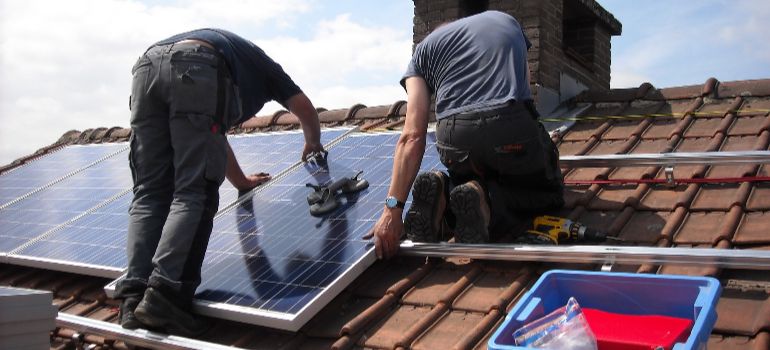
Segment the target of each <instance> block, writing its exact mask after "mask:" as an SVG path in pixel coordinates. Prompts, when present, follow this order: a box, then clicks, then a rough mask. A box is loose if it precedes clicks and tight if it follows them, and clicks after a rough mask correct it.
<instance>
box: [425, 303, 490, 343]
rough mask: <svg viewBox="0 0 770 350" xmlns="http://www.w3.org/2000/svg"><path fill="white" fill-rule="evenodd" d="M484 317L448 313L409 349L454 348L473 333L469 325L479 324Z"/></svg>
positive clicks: (477, 314)
mask: <svg viewBox="0 0 770 350" xmlns="http://www.w3.org/2000/svg"><path fill="white" fill-rule="evenodd" d="M485 316H486V314H485V313H475V312H465V311H453V312H449V313H447V314H445V315H443V317H441V318H440V319H439V320H438V322H436V324H434V325H432V327H430V329H428V330H427V331H426V332H425V334H423V335H421V336H420V337H419V338H417V339H416V340H415V341H414V343H412V344H411V345H412V346H411V348H412V349H415V350H421V349H426V350H430V349H451V348H454V346H455V344H457V343H458V342H460V341H461V340H462V339H463V338H465V337H466V336H467V335H468V334H473V333H472V332H473V331H475V329H474V327H472V326H471V327H469V325H477V324H479V323H480V322H481V321H482V320H483V319H484V317H485Z"/></svg>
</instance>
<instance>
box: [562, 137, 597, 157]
mask: <svg viewBox="0 0 770 350" xmlns="http://www.w3.org/2000/svg"><path fill="white" fill-rule="evenodd" d="M595 141H596V140H594V139H591V140H582V141H562V142H560V143H559V146H558V148H559V154H560V155H562V156H576V155H583V154H585V152H587V151H588V150H589V149H590V148H591V146H592V145H593V144H594V142H595Z"/></svg>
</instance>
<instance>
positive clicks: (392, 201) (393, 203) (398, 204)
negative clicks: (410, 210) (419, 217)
mask: <svg viewBox="0 0 770 350" xmlns="http://www.w3.org/2000/svg"><path fill="white" fill-rule="evenodd" d="M405 205H406V203H404V202H402V201H400V200H398V199H396V197H393V196H388V197H386V198H385V207H387V208H388V209H393V208H401V209H404V206H405Z"/></svg>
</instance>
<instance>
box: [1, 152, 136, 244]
mask: <svg viewBox="0 0 770 350" xmlns="http://www.w3.org/2000/svg"><path fill="white" fill-rule="evenodd" d="M122 155H123V154H122V153H121V154H116V155H113V156H112V157H109V158H107V159H105V160H103V161H101V162H99V163H96V164H95V165H93V166H91V167H88V168H85V169H83V170H81V171H79V172H77V173H75V174H74V175H72V176H69V177H67V178H65V179H64V180H61V181H59V182H56V183H54V184H53V185H51V186H48V187H45V188H43V189H42V190H40V191H38V192H35V193H33V194H32V195H29V196H28V197H26V198H24V199H22V200H19V201H17V202H14V203H12V204H10V205H8V206H7V207H5V208H3V209H2V210H0V251H5V252H10V251H12V250H13V249H15V248H17V247H19V246H21V245H22V244H24V243H27V242H28V241H30V240H32V239H34V238H35V237H38V236H40V235H41V234H43V233H45V232H47V231H49V230H51V229H53V228H56V227H57V226H59V225H61V224H64V223H66V222H68V221H70V220H72V219H74V218H76V217H78V216H79V215H81V214H83V213H85V212H86V211H88V210H89V209H91V208H94V207H96V206H98V205H101V204H103V203H105V202H106V201H108V200H110V199H111V198H112V197H114V196H116V195H118V194H120V193H121V192H125V191H126V190H127V189H128V188H130V187H131V172H130V170H129V167H128V161H127V160H126V158H125V157H124V156H122Z"/></svg>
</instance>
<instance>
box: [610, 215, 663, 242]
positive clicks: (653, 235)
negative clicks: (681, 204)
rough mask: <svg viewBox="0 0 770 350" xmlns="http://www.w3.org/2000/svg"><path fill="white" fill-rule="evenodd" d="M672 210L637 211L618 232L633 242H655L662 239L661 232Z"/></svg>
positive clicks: (621, 236) (619, 235) (620, 235)
mask: <svg viewBox="0 0 770 350" xmlns="http://www.w3.org/2000/svg"><path fill="white" fill-rule="evenodd" d="M669 216H671V213H670V212H666V211H637V212H634V213H633V216H631V218H630V219H629V220H628V223H627V224H626V225H625V226H623V229H622V230H620V233H619V234H618V237H619V238H622V239H624V240H626V241H628V242H632V243H646V244H649V245H652V244H654V243H655V242H657V241H658V240H659V239H660V232H661V231H662V229H663V227H664V226H665V225H666V222H667V221H668V218H669Z"/></svg>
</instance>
